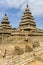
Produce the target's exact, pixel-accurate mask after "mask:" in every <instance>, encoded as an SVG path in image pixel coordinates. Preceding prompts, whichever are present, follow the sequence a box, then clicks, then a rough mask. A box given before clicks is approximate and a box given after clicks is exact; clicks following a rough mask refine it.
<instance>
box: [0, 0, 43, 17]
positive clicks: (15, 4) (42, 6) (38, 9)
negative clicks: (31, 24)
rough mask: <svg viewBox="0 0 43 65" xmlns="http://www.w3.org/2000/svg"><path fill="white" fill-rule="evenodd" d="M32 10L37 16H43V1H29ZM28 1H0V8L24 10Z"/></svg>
mask: <svg viewBox="0 0 43 65" xmlns="http://www.w3.org/2000/svg"><path fill="white" fill-rule="evenodd" d="M27 1H28V4H29V6H30V9H31V11H32V13H33V15H35V16H37V15H38V16H39V15H42V13H43V0H27ZM26 3H27V2H26V0H0V7H4V8H8V7H10V8H20V9H21V10H24V8H25V5H26Z"/></svg>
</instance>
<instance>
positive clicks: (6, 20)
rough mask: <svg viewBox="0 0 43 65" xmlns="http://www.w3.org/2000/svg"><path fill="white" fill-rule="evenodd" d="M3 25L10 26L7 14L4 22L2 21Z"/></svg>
mask: <svg viewBox="0 0 43 65" xmlns="http://www.w3.org/2000/svg"><path fill="white" fill-rule="evenodd" d="M1 24H9V21H8V16H7V14H5V15H4V17H3V20H2V22H1Z"/></svg>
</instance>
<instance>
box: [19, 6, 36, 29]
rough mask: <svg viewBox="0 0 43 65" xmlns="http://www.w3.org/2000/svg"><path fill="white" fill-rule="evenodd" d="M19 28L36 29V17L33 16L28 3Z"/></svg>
mask: <svg viewBox="0 0 43 65" xmlns="http://www.w3.org/2000/svg"><path fill="white" fill-rule="evenodd" d="M19 28H20V29H23V30H24V29H25V30H27V29H31V30H32V29H36V23H35V22H34V17H33V16H32V13H31V12H30V9H29V6H28V5H27V6H26V9H25V11H24V13H23V15H22V18H21V21H20V25H19Z"/></svg>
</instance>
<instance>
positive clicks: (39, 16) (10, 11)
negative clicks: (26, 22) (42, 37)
mask: <svg viewBox="0 0 43 65" xmlns="http://www.w3.org/2000/svg"><path fill="white" fill-rule="evenodd" d="M27 4H28V5H29V8H30V11H31V12H32V15H33V17H34V19H35V22H36V24H37V27H38V28H39V29H43V0H0V23H1V21H2V19H3V16H4V14H5V13H6V14H7V16H8V19H9V22H10V23H11V25H12V27H13V28H17V27H18V26H19V22H20V20H21V18H22V15H23V12H24V11H25V8H26V5H27Z"/></svg>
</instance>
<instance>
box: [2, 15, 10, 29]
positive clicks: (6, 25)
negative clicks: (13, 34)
mask: <svg viewBox="0 0 43 65" xmlns="http://www.w3.org/2000/svg"><path fill="white" fill-rule="evenodd" d="M1 24H2V28H3V29H5V30H7V29H8V30H10V29H11V25H10V22H9V20H8V17H7V14H5V16H4V17H3V20H2V22H1Z"/></svg>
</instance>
